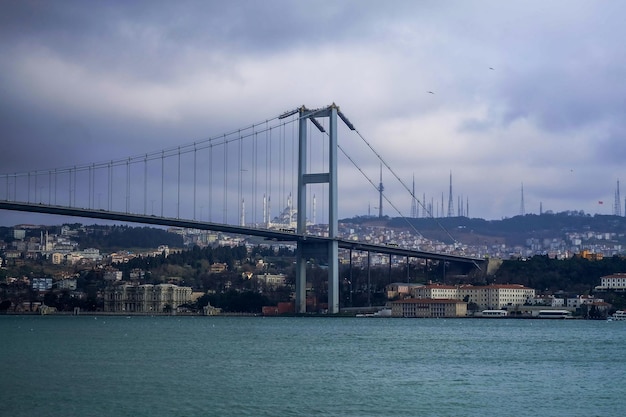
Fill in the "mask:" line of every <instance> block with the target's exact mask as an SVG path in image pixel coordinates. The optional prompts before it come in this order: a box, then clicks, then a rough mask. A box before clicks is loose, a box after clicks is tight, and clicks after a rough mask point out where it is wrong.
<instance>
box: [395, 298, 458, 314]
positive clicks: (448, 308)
mask: <svg viewBox="0 0 626 417" xmlns="http://www.w3.org/2000/svg"><path fill="white" fill-rule="evenodd" d="M466 315H467V303H466V302H464V301H461V300H453V299H434V298H406V299H404V300H398V301H393V302H392V303H391V316H392V317H420V318H428V317H465V316H466Z"/></svg>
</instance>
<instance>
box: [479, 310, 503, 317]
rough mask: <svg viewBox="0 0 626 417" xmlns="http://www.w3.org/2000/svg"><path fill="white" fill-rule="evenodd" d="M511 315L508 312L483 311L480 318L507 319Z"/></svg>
mask: <svg viewBox="0 0 626 417" xmlns="http://www.w3.org/2000/svg"><path fill="white" fill-rule="evenodd" d="M508 315H509V313H508V311H506V310H483V311H481V313H480V317H507V316H508Z"/></svg>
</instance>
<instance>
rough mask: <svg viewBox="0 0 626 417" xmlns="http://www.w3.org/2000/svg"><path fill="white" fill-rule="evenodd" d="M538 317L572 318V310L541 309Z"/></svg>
mask: <svg viewBox="0 0 626 417" xmlns="http://www.w3.org/2000/svg"><path fill="white" fill-rule="evenodd" d="M537 318H540V319H571V318H572V312H571V311H568V310H539V314H537Z"/></svg>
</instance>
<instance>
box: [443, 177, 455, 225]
mask: <svg viewBox="0 0 626 417" xmlns="http://www.w3.org/2000/svg"><path fill="white" fill-rule="evenodd" d="M442 206H443V204H442ZM442 214H443V207H442ZM452 216H454V202H453V201H452V171H450V191H449V192H448V217H452ZM442 217H443V216H442Z"/></svg>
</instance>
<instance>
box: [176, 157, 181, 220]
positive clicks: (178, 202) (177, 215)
mask: <svg viewBox="0 0 626 417" xmlns="http://www.w3.org/2000/svg"><path fill="white" fill-rule="evenodd" d="M176 218H177V219H180V146H179V147H178V200H177V203H176Z"/></svg>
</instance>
